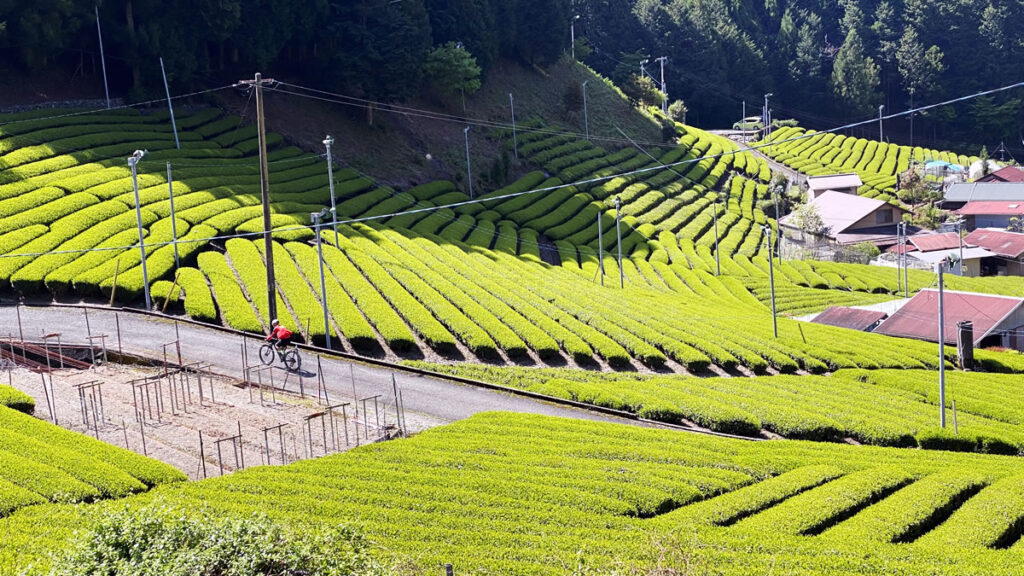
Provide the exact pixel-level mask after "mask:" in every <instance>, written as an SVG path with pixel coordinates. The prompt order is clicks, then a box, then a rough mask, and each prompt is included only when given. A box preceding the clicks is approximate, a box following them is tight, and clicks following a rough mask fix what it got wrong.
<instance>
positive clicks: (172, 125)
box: [160, 57, 181, 150]
mask: <svg viewBox="0 0 1024 576" xmlns="http://www.w3.org/2000/svg"><path fill="white" fill-rule="evenodd" d="M160 74H162V75H163V77H164V93H166V94H167V109H168V110H170V112H171V129H172V130H174V147H175V148H177V149H178V150H181V143H180V142H178V125H177V124H176V123H175V122H174V106H171V89H170V88H168V87H167V72H165V71H164V59H163V57H161V58H160Z"/></svg>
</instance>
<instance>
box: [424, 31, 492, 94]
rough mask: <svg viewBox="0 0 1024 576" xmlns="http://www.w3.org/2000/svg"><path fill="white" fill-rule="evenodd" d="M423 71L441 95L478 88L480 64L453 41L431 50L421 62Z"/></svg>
mask: <svg viewBox="0 0 1024 576" xmlns="http://www.w3.org/2000/svg"><path fill="white" fill-rule="evenodd" d="M423 73H424V74H425V75H426V78H427V80H428V81H429V82H430V85H431V86H432V87H433V89H434V90H435V91H436V92H437V93H438V94H440V95H442V96H447V97H451V96H455V95H457V94H460V93H461V94H466V95H469V94H473V93H474V92H476V91H477V90H479V89H480V66H477V63H476V58H474V57H473V55H472V54H470V53H469V51H468V50H466V49H465V48H464V47H463V46H462V45H461V44H456V43H455V42H448V43H446V44H444V45H441V46H436V47H435V48H434V49H433V50H431V51H430V54H428V55H427V59H426V61H425V62H424V63H423Z"/></svg>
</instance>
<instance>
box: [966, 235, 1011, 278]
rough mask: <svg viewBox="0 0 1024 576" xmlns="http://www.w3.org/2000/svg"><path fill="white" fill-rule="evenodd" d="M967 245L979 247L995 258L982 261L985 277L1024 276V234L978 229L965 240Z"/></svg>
mask: <svg viewBox="0 0 1024 576" xmlns="http://www.w3.org/2000/svg"><path fill="white" fill-rule="evenodd" d="M964 243H965V244H970V245H973V246H978V247H980V248H984V249H986V250H988V251H989V252H992V253H993V255H994V256H995V257H994V258H991V259H989V260H988V261H982V274H983V275H985V276H1024V234H1021V233H1020V232H1009V231H1007V230H1004V229H1001V228H978V229H977V230H974V231H973V232H971V233H970V234H968V235H967V236H966V237H965V238H964Z"/></svg>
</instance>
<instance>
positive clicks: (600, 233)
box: [597, 210, 604, 286]
mask: <svg viewBox="0 0 1024 576" xmlns="http://www.w3.org/2000/svg"><path fill="white" fill-rule="evenodd" d="M603 215H604V212H601V211H600V210H598V211H597V270H598V273H599V274H600V275H601V286H604V225H603V224H602V223H601V216H603Z"/></svg>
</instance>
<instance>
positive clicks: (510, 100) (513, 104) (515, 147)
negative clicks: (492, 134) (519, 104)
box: [508, 92, 519, 160]
mask: <svg viewBox="0 0 1024 576" xmlns="http://www.w3.org/2000/svg"><path fill="white" fill-rule="evenodd" d="M508 107H509V109H510V110H511V111H512V153H513V154H515V156H516V160H519V140H518V137H517V136H516V101H515V99H514V98H513V97H512V93H511V92H509V93H508Z"/></svg>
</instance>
